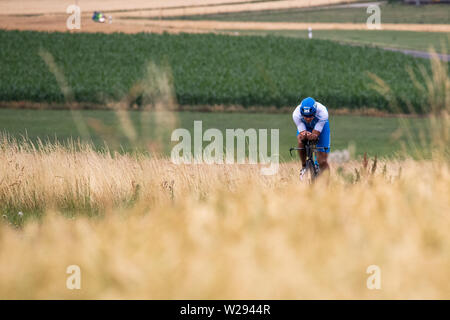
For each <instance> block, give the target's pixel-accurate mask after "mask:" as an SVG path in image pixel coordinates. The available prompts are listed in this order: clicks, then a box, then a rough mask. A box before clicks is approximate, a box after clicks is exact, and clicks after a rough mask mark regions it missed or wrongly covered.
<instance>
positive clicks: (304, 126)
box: [292, 102, 331, 153]
mask: <svg viewBox="0 0 450 320" xmlns="http://www.w3.org/2000/svg"><path fill="white" fill-rule="evenodd" d="M316 108H317V111H316V115H315V116H314V119H313V120H312V121H311V122H310V123H308V122H306V121H305V119H304V118H303V116H302V115H301V113H300V105H298V106H297V108H295V110H294V112H293V113H292V119H293V120H294V123H295V125H296V126H297V135H299V133H300V132H302V131H305V130H307V131H309V132H312V131H313V130H317V131H319V132H320V135H319V141H318V142H317V147H318V148H324V149H322V150H318V151H321V152H326V153H329V152H330V134H331V133H330V122H329V121H328V111H327V108H326V107H325V106H324V105H323V104H321V103H319V102H317V105H316Z"/></svg>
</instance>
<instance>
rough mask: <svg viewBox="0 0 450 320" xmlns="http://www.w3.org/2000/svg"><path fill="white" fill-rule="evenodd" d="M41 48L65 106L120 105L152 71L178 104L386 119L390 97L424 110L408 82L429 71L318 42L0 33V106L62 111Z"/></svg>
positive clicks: (403, 60)
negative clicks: (370, 113) (58, 73)
mask: <svg viewBox="0 0 450 320" xmlns="http://www.w3.org/2000/svg"><path fill="white" fill-rule="evenodd" d="M41 49H44V50H46V51H48V52H49V53H51V55H52V56H53V57H54V60H55V63H56V65H57V66H58V68H59V69H60V70H62V72H63V75H64V78H65V80H66V81H67V84H68V86H69V87H70V89H71V90H72V92H73V99H74V100H75V101H76V102H79V103H93V104H103V103H106V102H111V101H119V100H121V99H124V97H127V96H129V95H130V90H132V88H133V86H135V85H136V84H137V83H139V81H140V80H142V79H143V78H144V77H145V70H146V68H145V66H146V65H147V64H148V63H149V62H152V63H155V64H157V65H162V66H165V67H167V69H168V70H170V73H171V77H170V79H171V81H172V82H173V83H172V84H173V87H174V92H175V95H176V100H177V102H178V104H180V105H215V104H221V105H241V106H244V107H248V106H275V107H284V106H295V105H296V104H297V103H298V102H299V99H301V98H304V97H306V96H313V97H315V98H317V99H318V100H319V101H322V102H323V103H325V104H326V105H327V107H329V108H344V107H345V108H350V109H353V108H366V107H368V108H376V109H380V110H383V111H392V110H391V109H390V107H389V105H390V101H389V100H390V99H391V98H395V99H396V100H397V101H398V105H399V107H400V111H401V112H409V111H411V110H412V109H415V111H418V110H421V109H422V107H423V106H424V105H425V104H426V101H427V97H426V95H423V93H421V92H420V90H419V89H418V88H417V86H416V85H415V83H414V81H416V82H419V83H420V82H421V81H422V80H421V76H420V75H421V72H420V68H424V69H425V71H429V70H430V63H429V61H428V60H425V59H416V58H412V57H409V56H405V55H404V54H402V53H395V52H387V51H383V50H381V49H376V48H369V47H357V46H346V45H340V44H337V43H333V42H330V41H324V40H308V39H292V38H283V37H275V36H267V37H258V36H245V37H238V36H230V35H216V34H178V35H174V34H161V35H159V34H148V33H140V34H133V35H129V34H119V33H116V34H84V33H78V34H69V33H45V32H28V31H26V32H22V31H0V101H3V102H9V101H32V102H42V103H62V102H64V99H65V98H64V95H63V93H62V90H61V88H60V86H59V85H58V83H57V81H56V79H55V76H54V75H53V74H52V72H51V71H50V70H49V68H48V67H47V65H46V64H45V62H44V61H43V59H42V58H41V56H40V55H39V51H40V50H41ZM408 70H409V71H408ZM411 73H414V74H415V75H416V79H415V80H414V81H413V80H412V78H411ZM371 74H372V75H376V76H378V77H379V78H381V79H383V80H384V81H385V82H386V84H387V85H388V86H389V87H390V88H391V95H390V96H389V97H387V96H383V95H381V94H380V93H378V92H377V91H375V90H374V89H373V85H374V80H373V77H371ZM416 84H417V83H416ZM136 98H137V101H138V102H139V97H136Z"/></svg>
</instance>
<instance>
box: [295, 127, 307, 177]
mask: <svg viewBox="0 0 450 320" xmlns="http://www.w3.org/2000/svg"><path fill="white" fill-rule="evenodd" d="M299 134H300V132H298V130H297V137H298V135H299ZM298 147H299V148H304V147H305V146H304V145H303V143H302V142H301V141H298ZM298 155H299V157H300V160H301V161H302V167H303V168H304V167H305V165H306V151H305V150H298Z"/></svg>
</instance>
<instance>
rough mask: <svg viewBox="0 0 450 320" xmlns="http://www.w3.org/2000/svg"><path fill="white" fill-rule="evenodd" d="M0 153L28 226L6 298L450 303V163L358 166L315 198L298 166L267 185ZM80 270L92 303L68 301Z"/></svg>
mask: <svg viewBox="0 0 450 320" xmlns="http://www.w3.org/2000/svg"><path fill="white" fill-rule="evenodd" d="M0 149H1V153H0V174H1V184H0V197H1V203H2V206H3V207H4V206H5V204H7V203H8V204H10V205H11V207H14V208H16V210H19V209H20V210H21V211H22V212H23V213H24V216H23V217H22V218H17V217H8V219H9V220H10V221H12V222H17V221H19V220H20V219H24V220H27V222H26V223H25V224H24V226H23V228H14V227H13V226H11V225H9V224H8V223H7V220H6V219H2V221H3V222H2V223H0V261H2V263H1V266H0V297H1V298H3V299H16V298H21V299H23V298H25V299H28V298H29V299H36V298H41V299H53V298H63V299H72V298H83V299H84V298H87V299H90V298H96V299H105V298H138V299H140V298H149V299H162V298H167V299H173V298H177V299H218V298H223V299H227V298H239V299H241V298H252V299H259V298H271V299H281V298H283V299H305V298H308V299H309V298H319V299H321V298H337V299H347V298H362V299H366V298H377V299H378V298H394V299H397V298H414V299H415V298H425V299H429V298H446V299H448V298H450V284H449V283H448V281H446V280H447V279H448V275H449V270H450V235H449V233H448V230H450V219H449V213H450V200H449V197H448V195H449V194H450V167H449V165H448V162H447V163H446V162H438V161H423V162H414V161H403V162H383V161H381V162H380V161H378V164H377V167H376V168H375V172H374V173H373V174H372V173H371V172H372V170H373V162H372V161H369V163H368V164H367V166H366V169H364V168H362V166H363V165H362V164H361V163H357V162H351V163H347V164H345V165H343V166H342V169H341V170H343V172H342V173H341V174H338V173H337V165H334V167H333V169H334V170H333V173H332V175H331V176H330V178H329V179H325V178H324V179H322V180H320V181H318V183H317V184H315V185H313V186H307V185H305V184H302V183H300V182H299V181H298V180H297V172H298V163H286V164H282V165H281V166H280V171H279V173H278V174H277V175H274V176H262V175H260V173H259V170H258V168H257V167H255V166H245V165H241V166H238V165H225V166H214V165H195V166H194V165H192V166H189V165H174V164H172V163H171V162H170V161H169V160H168V159H156V158H154V159H150V158H148V157H139V156H131V155H118V154H116V155H115V157H111V156H110V155H109V154H107V153H103V154H102V153H97V152H94V151H92V150H91V149H90V148H89V147H87V146H83V145H79V146H78V149H79V150H76V149H77V148H76V146H75V145H73V146H72V149H70V148H69V149H67V148H62V147H60V146H55V145H53V146H47V147H43V146H41V150H37V149H33V148H32V147H31V146H30V145H29V144H26V143H15V142H12V141H9V142H8V141H7V138H6V137H3V138H2V143H1V148H0ZM80 149H81V150H80ZM400 167H401V169H400ZM355 169H356V170H358V172H359V174H358V175H359V181H357V182H355V181H354V179H355V178H356V174H354V173H355ZM351 175H353V178H350V176H351ZM345 176H347V177H345ZM352 179H353V180H352ZM86 201H87V202H89V204H87V203H86ZM68 203H71V205H72V206H73V213H74V215H73V216H72V218H68V217H65V216H63V215H61V214H60V213H58V212H59V211H61V210H62V209H61V208H67V205H68ZM131 204H133V205H132V206H131ZM33 208H41V209H42V210H43V211H45V212H46V214H45V216H44V217H43V218H42V219H40V220H34V219H27V218H28V215H32V214H33ZM93 208H98V209H99V210H100V212H101V213H102V214H101V215H96V216H95V217H87V216H86V215H79V214H78V209H80V210H81V211H83V210H86V209H93ZM63 211H64V210H63ZM9 214H15V213H11V212H10V213H9ZM69 265H78V266H79V267H80V268H81V279H82V280H81V290H68V289H67V288H66V279H67V277H68V276H69V275H68V274H66V268H67V267H68V266H69ZM369 265H378V266H379V267H380V268H381V277H382V278H381V279H382V281H381V284H382V288H381V290H369V289H367V287H366V280H367V277H368V276H369V275H368V274H366V269H367V267H368V266H369Z"/></svg>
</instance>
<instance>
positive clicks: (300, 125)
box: [292, 108, 306, 132]
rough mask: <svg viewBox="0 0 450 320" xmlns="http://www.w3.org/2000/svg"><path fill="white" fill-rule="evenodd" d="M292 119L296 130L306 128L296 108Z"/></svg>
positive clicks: (300, 130)
mask: <svg viewBox="0 0 450 320" xmlns="http://www.w3.org/2000/svg"><path fill="white" fill-rule="evenodd" d="M292 119H293V120H294V123H295V126H296V127H297V130H298V132H303V131H305V130H306V126H305V124H304V123H303V122H302V120H301V117H300V110H299V108H296V109H295V111H294V113H293V114H292Z"/></svg>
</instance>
